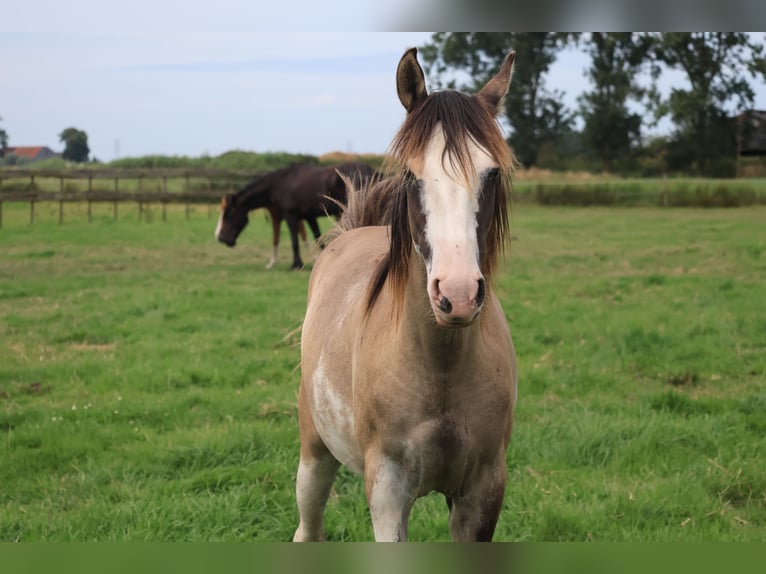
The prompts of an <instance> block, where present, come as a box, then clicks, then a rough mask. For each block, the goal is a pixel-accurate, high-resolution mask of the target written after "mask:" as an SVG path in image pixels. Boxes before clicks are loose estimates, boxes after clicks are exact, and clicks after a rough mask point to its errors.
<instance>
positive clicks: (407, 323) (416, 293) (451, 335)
mask: <svg viewBox="0 0 766 574" xmlns="http://www.w3.org/2000/svg"><path fill="white" fill-rule="evenodd" d="M400 313H401V315H400V317H399V331H398V332H397V337H399V340H400V343H401V344H402V345H404V346H405V347H406V348H410V349H411V350H413V351H414V353H416V354H418V356H419V357H420V359H422V361H423V364H424V366H425V367H426V368H428V369H431V370H432V371H439V370H441V369H444V370H452V369H454V367H455V365H457V364H459V363H464V362H465V361H466V359H467V358H470V357H472V356H473V353H474V351H475V345H477V344H478V340H479V330H480V328H481V315H480V316H479V317H477V319H476V321H475V322H474V323H473V324H472V325H470V326H468V327H461V328H456V329H449V328H444V327H440V326H438V325H437V324H436V320H435V319H434V315H433V311H432V310H431V303H430V302H429V300H428V293H427V290H426V269H425V264H424V263H423V260H422V259H421V258H420V256H419V255H418V254H417V253H415V251H414V249H413V251H412V253H411V254H410V264H409V277H408V279H407V284H406V288H405V293H404V300H403V305H402V308H401V310H400Z"/></svg>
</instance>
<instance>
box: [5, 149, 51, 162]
mask: <svg viewBox="0 0 766 574" xmlns="http://www.w3.org/2000/svg"><path fill="white" fill-rule="evenodd" d="M8 154H13V155H15V156H16V157H19V158H24V159H27V160H29V161H30V162H32V161H37V160H40V159H48V158H51V157H61V154H60V153H56V152H55V151H53V150H52V149H51V148H49V147H47V146H16V147H7V148H5V155H6V156H7V155H8Z"/></svg>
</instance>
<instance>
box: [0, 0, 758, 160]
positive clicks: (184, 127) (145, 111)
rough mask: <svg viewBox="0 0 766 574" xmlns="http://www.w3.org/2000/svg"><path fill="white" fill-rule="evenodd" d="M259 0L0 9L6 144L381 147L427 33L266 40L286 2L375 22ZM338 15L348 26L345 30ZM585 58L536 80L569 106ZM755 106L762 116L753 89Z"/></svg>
mask: <svg viewBox="0 0 766 574" xmlns="http://www.w3.org/2000/svg"><path fill="white" fill-rule="evenodd" d="M263 4H264V3H261V2H252V1H245V0H218V1H217V2H213V3H210V2H206V3H205V4H204V6H203V4H202V3H199V4H197V0H187V2H185V3H182V4H180V3H175V2H174V3H170V4H169V5H168V6H164V5H163V4H162V3H161V2H160V1H159V0H153V1H151V2H150V1H148V0H132V1H131V2H125V3H122V5H116V4H113V3H112V2H104V1H101V0H99V1H94V0H69V1H68V2H58V1H57V2H54V1H53V0H41V1H39V2H36V3H11V4H8V5H6V6H4V7H3V10H2V18H1V19H0V55H2V57H0V117H2V124H0V125H2V127H3V128H4V129H5V130H6V131H7V133H8V135H9V137H10V142H9V144H10V145H11V146H21V145H47V146H49V147H51V148H53V149H54V150H57V151H60V149H61V147H62V146H61V144H60V142H59V141H58V134H59V133H60V132H61V131H62V130H63V129H65V128H67V127H70V126H71V127H76V128H78V129H82V130H84V131H85V132H87V134H88V141H89V144H90V148H91V153H92V155H95V156H96V157H97V158H98V159H100V160H102V161H109V160H112V159H114V158H115V157H118V156H119V157H127V156H140V155H148V154H165V155H189V156H198V155H200V154H203V153H207V154H210V155H218V154H220V153H223V152H225V151H228V150H232V149H241V150H253V151H258V152H265V151H288V152H295V153H310V154H315V155H320V154H323V153H326V152H330V151H351V152H356V153H383V152H384V151H385V150H386V148H387V146H388V143H389V142H390V140H391V138H392V137H393V135H394V133H395V131H396V129H397V128H398V126H399V124H400V123H401V121H402V119H403V117H404V111H403V109H402V107H401V105H400V104H399V101H398V99H397V97H396V90H395V84H394V78H395V70H396V65H397V63H398V61H399V58H400V57H401V54H402V53H403V52H404V50H405V49H406V48H408V47H410V46H421V45H423V44H424V43H427V42H428V41H429V39H430V37H431V34H430V33H422V32H357V33H339V32H312V33H307V32H279V31H275V30H290V29H294V28H295V27H294V26H291V23H290V21H289V15H290V13H291V10H294V9H298V6H299V5H300V6H301V9H302V10H303V12H301V14H302V18H303V19H304V20H308V21H309V22H311V23H312V28H313V29H317V30H322V29H336V30H337V29H344V28H349V29H352V28H353V29H374V28H375V26H374V24H375V22H376V20H375V18H378V17H380V14H379V10H378V11H376V9H375V8H374V6H372V5H370V4H369V3H365V2H362V1H360V0H335V5H336V6H337V5H340V8H347V10H345V11H344V10H334V11H328V10H320V9H318V8H316V6H318V5H320V3H318V2H295V1H294V0H289V1H282V2H279V6H280V7H281V8H282V9H281V10H280V11H279V12H278V13H275V14H270V16H269V19H268V20H267V21H265V20H264V19H263V18H261V15H260V14H259V12H261V9H260V8H258V7H257V6H258V5H263ZM397 4H401V2H399V0H394V2H393V3H389V4H387V6H388V8H389V9H391V8H392V7H395V6H396V5H397ZM365 5H367V7H366V8H363V6H365ZM311 6H314V8H311ZM306 10H309V11H308V12H306ZM312 10H313V11H312ZM342 14H352V15H353V17H354V19H355V20H356V22H355V23H352V22H350V21H349V23H348V24H346V22H345V21H344V17H343V16H342ZM365 18H366V20H365ZM360 20H361V22H362V23H361V24H360ZM352 24H353V25H352ZM304 26H305V24H304ZM265 30H266V31H265ZM268 30H272V31H268ZM519 57H523V55H521V54H520V55H519ZM587 64H588V60H587V57H586V56H584V55H583V54H581V53H579V52H577V51H570V52H568V53H566V54H564V55H562V57H560V58H559V61H558V62H557V63H556V64H555V66H554V68H553V69H552V70H551V73H550V74H549V78H548V84H547V85H548V87H549V88H555V89H558V90H562V91H564V92H565V94H566V96H565V100H566V103H567V104H568V105H570V106H574V105H575V102H576V97H577V95H579V94H580V93H581V92H582V91H583V90H584V89H586V88H587V82H586V80H585V78H584V68H585V66H587ZM756 107H757V108H760V109H766V89H764V87H763V86H759V90H758V97H757V100H756Z"/></svg>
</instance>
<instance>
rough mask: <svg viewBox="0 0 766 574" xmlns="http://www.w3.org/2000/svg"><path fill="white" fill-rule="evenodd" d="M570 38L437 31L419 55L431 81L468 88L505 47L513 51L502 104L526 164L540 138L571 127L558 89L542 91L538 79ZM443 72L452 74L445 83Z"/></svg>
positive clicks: (554, 137)
mask: <svg viewBox="0 0 766 574" xmlns="http://www.w3.org/2000/svg"><path fill="white" fill-rule="evenodd" d="M573 37H574V35H572V34H566V33H550V32H535V33H520V32H493V33H484V32H441V33H436V34H434V35H433V36H432V40H433V43H431V44H428V45H426V46H423V47H422V49H421V54H422V57H423V62H424V66H425V68H426V71H427V73H428V76H429V79H430V80H431V84H432V85H435V86H436V87H449V88H454V87H458V88H461V89H468V90H471V91H474V90H476V89H477V88H478V87H479V86H482V85H483V84H484V83H486V81H487V80H488V79H489V78H490V77H491V76H492V74H493V73H494V72H496V71H497V69H498V68H499V67H500V65H501V64H502V62H503V59H504V58H505V56H506V55H507V54H508V52H509V51H510V50H512V49H514V50H516V51H517V52H518V53H519V57H518V58H517V59H516V62H515V63H514V73H513V84H512V86H511V91H510V92H509V93H508V96H507V98H506V102H505V106H506V117H507V120H508V124H509V126H510V137H509V144H510V145H511V147H512V148H513V150H514V153H515V154H516V157H517V158H518V159H519V160H520V161H521V163H523V164H524V165H525V166H528V167H529V166H532V165H535V163H537V158H538V151H539V149H540V147H541V146H542V144H543V143H545V142H556V141H558V140H559V139H560V138H561V137H562V136H563V135H564V134H566V132H568V131H569V130H570V129H571V126H572V123H573V120H574V115H573V114H572V113H571V112H570V111H569V110H567V109H566V107H565V106H564V105H563V104H562V103H561V101H562V93H561V92H559V91H552V92H551V91H548V90H546V89H545V87H544V82H543V78H544V76H545V74H546V72H547V71H548V69H549V68H550V65H551V64H552V63H553V62H554V60H555V59H556V54H557V53H558V51H559V50H561V49H562V48H563V47H564V46H565V45H566V44H567V43H568V42H569V41H570V40H571V39H572V38H573ZM448 72H449V73H451V74H453V78H452V79H450V80H448V81H446V82H445V81H444V80H443V76H444V75H445V74H446V73H448ZM455 74H457V75H458V76H462V75H465V74H469V75H470V80H468V81H466V82H459V81H458V80H456V79H455V77H454V75H455Z"/></svg>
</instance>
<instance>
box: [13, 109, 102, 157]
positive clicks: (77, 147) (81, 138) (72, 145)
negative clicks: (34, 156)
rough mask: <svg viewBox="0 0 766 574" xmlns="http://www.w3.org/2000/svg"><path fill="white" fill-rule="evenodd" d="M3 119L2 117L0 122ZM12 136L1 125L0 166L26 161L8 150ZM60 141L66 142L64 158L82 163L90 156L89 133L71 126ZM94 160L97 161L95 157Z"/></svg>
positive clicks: (63, 133)
mask: <svg viewBox="0 0 766 574" xmlns="http://www.w3.org/2000/svg"><path fill="white" fill-rule="evenodd" d="M2 120H3V118H2V117H0V122H1V121H2ZM9 140H10V137H9V136H8V132H7V131H6V130H5V129H4V128H3V127H2V126H0V166H2V165H7V166H11V165H20V164H22V163H24V161H23V159H22V158H19V157H17V156H16V155H15V154H13V153H9V152H8V147H9V146H8V142H9ZM59 142H61V143H63V144H64V151H63V152H61V157H62V159H65V160H66V161H73V162H75V163H82V162H86V161H88V158H89V156H90V147H89V146H88V134H87V133H85V132H84V131H83V130H79V129H77V128H73V127H69V128H66V129H64V130H62V131H61V133H59ZM94 161H96V160H95V159H94Z"/></svg>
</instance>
